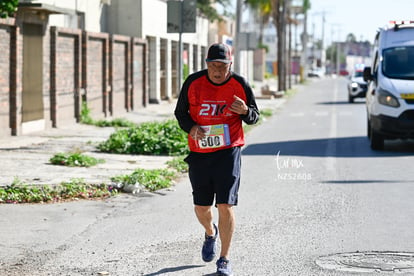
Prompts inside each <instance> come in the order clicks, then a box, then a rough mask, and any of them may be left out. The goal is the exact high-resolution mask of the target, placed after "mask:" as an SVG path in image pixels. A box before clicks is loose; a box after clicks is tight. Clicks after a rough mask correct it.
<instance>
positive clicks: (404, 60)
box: [382, 46, 414, 79]
mask: <svg viewBox="0 0 414 276" xmlns="http://www.w3.org/2000/svg"><path fill="white" fill-rule="evenodd" d="M413 64H414V46H407V47H395V48H389V49H386V50H384V52H383V61H382V72H383V73H384V75H385V76H387V77H389V78H394V79H414V66H413Z"/></svg>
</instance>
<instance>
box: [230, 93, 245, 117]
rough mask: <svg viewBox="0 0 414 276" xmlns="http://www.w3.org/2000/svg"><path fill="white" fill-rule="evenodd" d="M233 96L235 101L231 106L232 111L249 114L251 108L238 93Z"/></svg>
mask: <svg viewBox="0 0 414 276" xmlns="http://www.w3.org/2000/svg"><path fill="white" fill-rule="evenodd" d="M233 98H234V102H233V103H232V104H231V106H230V107H229V109H230V111H232V112H234V113H237V114H240V115H247V114H248V113H249V108H248V107H247V105H246V103H245V102H244V101H243V100H242V99H240V98H239V97H237V96H236V95H234V96H233Z"/></svg>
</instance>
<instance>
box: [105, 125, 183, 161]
mask: <svg viewBox="0 0 414 276" xmlns="http://www.w3.org/2000/svg"><path fill="white" fill-rule="evenodd" d="M98 149H99V150H100V151H103V152H112V153H124V154H146V155H182V154H186V153H187V152H188V147H187V134H186V133H185V132H184V131H182V130H181V128H180V127H179V125H178V123H177V121H176V120H173V119H171V120H167V121H164V122H146V123H142V124H140V125H138V126H136V127H132V128H128V129H120V130H117V131H116V132H114V133H113V134H112V135H111V136H110V137H109V139H108V140H106V141H104V142H102V143H100V144H99V145H98Z"/></svg>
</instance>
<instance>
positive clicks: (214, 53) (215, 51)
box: [206, 43, 231, 63]
mask: <svg viewBox="0 0 414 276" xmlns="http://www.w3.org/2000/svg"><path fill="white" fill-rule="evenodd" d="M211 61H218V62H223V63H230V62H231V52H230V47H229V46H227V45H226V44H223V43H215V44H213V45H211V46H210V48H209V49H208V54H207V58H206V62H211Z"/></svg>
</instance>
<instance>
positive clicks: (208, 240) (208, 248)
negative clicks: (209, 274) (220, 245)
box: [201, 223, 218, 262]
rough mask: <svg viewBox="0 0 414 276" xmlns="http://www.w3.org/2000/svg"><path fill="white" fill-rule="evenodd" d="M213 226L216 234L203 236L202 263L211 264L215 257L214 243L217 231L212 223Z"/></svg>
mask: <svg viewBox="0 0 414 276" xmlns="http://www.w3.org/2000/svg"><path fill="white" fill-rule="evenodd" d="M213 226H214V230H215V231H216V234H215V235H214V236H207V234H205V240H204V244H203V249H202V250H201V257H202V258H203V261H205V262H211V261H212V260H213V259H214V257H215V256H216V251H217V246H216V242H217V235H218V229H217V226H216V225H215V224H214V223H213Z"/></svg>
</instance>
